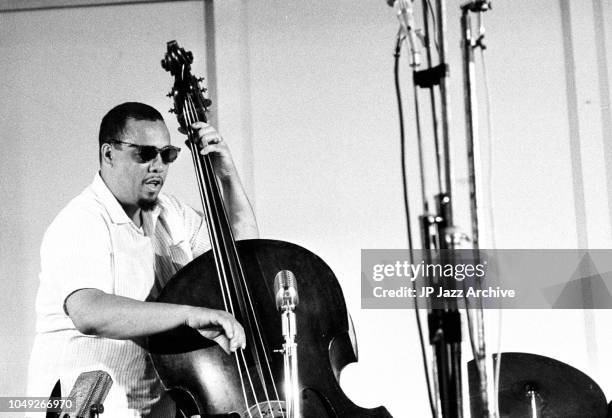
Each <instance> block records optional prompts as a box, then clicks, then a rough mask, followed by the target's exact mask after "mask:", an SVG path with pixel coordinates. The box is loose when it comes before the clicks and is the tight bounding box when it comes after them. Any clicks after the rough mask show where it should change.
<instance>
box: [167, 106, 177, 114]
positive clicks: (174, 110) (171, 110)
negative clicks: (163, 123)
mask: <svg viewBox="0 0 612 418" xmlns="http://www.w3.org/2000/svg"><path fill="white" fill-rule="evenodd" d="M168 112H170V113H176V109H175V108H173V107H172V108H170V110H168Z"/></svg>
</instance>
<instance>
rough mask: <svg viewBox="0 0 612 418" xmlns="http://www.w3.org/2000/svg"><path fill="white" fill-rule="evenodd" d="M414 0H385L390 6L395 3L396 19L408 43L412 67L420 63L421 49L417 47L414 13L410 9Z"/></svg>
mask: <svg viewBox="0 0 612 418" xmlns="http://www.w3.org/2000/svg"><path fill="white" fill-rule="evenodd" d="M413 1H414V0H387V4H388V5H389V6H391V7H393V5H395V4H397V9H398V10H397V19H398V20H399V22H400V25H401V31H402V32H403V33H405V34H406V37H407V38H408V42H409V43H410V54H411V56H412V62H411V63H410V65H411V66H412V67H418V66H420V65H421V51H420V50H419V48H418V42H417V37H416V34H415V31H414V14H413V10H412V4H411V3H412V2H413Z"/></svg>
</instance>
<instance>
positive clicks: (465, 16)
mask: <svg viewBox="0 0 612 418" xmlns="http://www.w3.org/2000/svg"><path fill="white" fill-rule="evenodd" d="M490 8H491V4H490V1H489V0H471V1H468V2H466V3H464V4H462V5H461V34H462V38H461V51H462V61H463V91H464V106H465V129H466V133H465V134H466V135H465V137H466V149H467V162H468V183H469V198H470V220H471V229H472V237H471V241H472V249H473V257H474V262H475V263H479V260H480V256H479V248H480V236H479V219H480V218H481V217H480V209H481V208H480V206H479V202H480V201H481V200H482V199H481V187H478V182H479V180H480V179H481V178H482V176H481V174H480V170H479V168H480V161H481V159H480V152H479V151H480V148H479V141H478V118H477V113H476V109H478V106H477V100H476V94H475V92H474V80H475V69H474V67H475V60H474V49H475V48H482V49H484V48H485V46H484V44H483V43H482V39H483V37H484V33H482V28H481V31H480V33H479V34H478V36H477V37H474V35H473V33H472V22H471V18H470V13H478V14H479V17H480V15H481V14H482V13H483V12H486V11H487V10H489V9H490ZM479 20H480V19H479ZM477 284H478V285H480V284H481V282H480V280H477ZM466 303H467V301H466ZM466 309H467V316H468V320H470V319H471V321H473V322H474V324H473V325H474V329H475V331H476V335H475V338H474V339H475V341H472V344H473V346H472V349H473V351H474V361H475V363H476V368H477V371H478V393H479V395H480V403H481V405H480V406H481V409H480V410H479V411H475V410H472V414H473V415H474V416H476V414H480V416H481V417H488V416H489V399H488V387H487V367H486V366H487V365H486V347H485V338H484V334H485V331H484V314H483V305H482V298H479V299H478V301H477V306H476V308H475V309H470V308H469V307H468V306H466ZM472 316H473V319H472Z"/></svg>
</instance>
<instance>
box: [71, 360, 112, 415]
mask: <svg viewBox="0 0 612 418" xmlns="http://www.w3.org/2000/svg"><path fill="white" fill-rule="evenodd" d="M112 385H113V379H111V377H110V375H109V374H108V373H106V372H105V371H102V370H95V371H91V372H84V373H81V374H80V375H79V377H78V378H77V380H76V382H75V383H74V386H73V387H72V391H70V395H69V397H70V398H72V399H74V405H73V406H74V408H70V410H71V411H73V412H70V413H69V412H66V413H64V411H63V410H62V412H61V414H60V417H61V418H92V417H97V416H98V414H101V413H103V412H104V406H102V403H103V402H104V399H106V395H108V391H109V390H110V388H111V386H112Z"/></svg>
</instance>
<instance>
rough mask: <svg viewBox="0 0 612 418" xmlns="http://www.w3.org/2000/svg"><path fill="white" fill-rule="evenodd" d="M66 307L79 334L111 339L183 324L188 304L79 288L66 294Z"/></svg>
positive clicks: (185, 319) (125, 337) (133, 336)
mask: <svg viewBox="0 0 612 418" xmlns="http://www.w3.org/2000/svg"><path fill="white" fill-rule="evenodd" d="M66 308H67V311H68V314H69V315H70V318H71V319H72V322H73V323H74V325H75V327H76V328H77V329H78V330H79V331H80V332H82V333H83V334H88V335H97V336H100V337H106V338H113V339H119V340H124V339H130V338H137V337H143V336H147V335H152V334H155V333H158V332H162V331H166V330H169V329H172V328H175V327H177V326H179V325H182V324H184V323H185V322H186V321H187V318H188V316H189V312H188V311H189V309H191V307H190V306H185V305H173V304H168V303H156V302H141V301H138V300H134V299H130V298H126V297H122V296H117V295H110V294H107V293H105V292H103V291H101V290H98V289H81V290H77V291H76V292H75V293H73V294H72V295H70V296H69V297H68V300H67V301H66Z"/></svg>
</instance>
